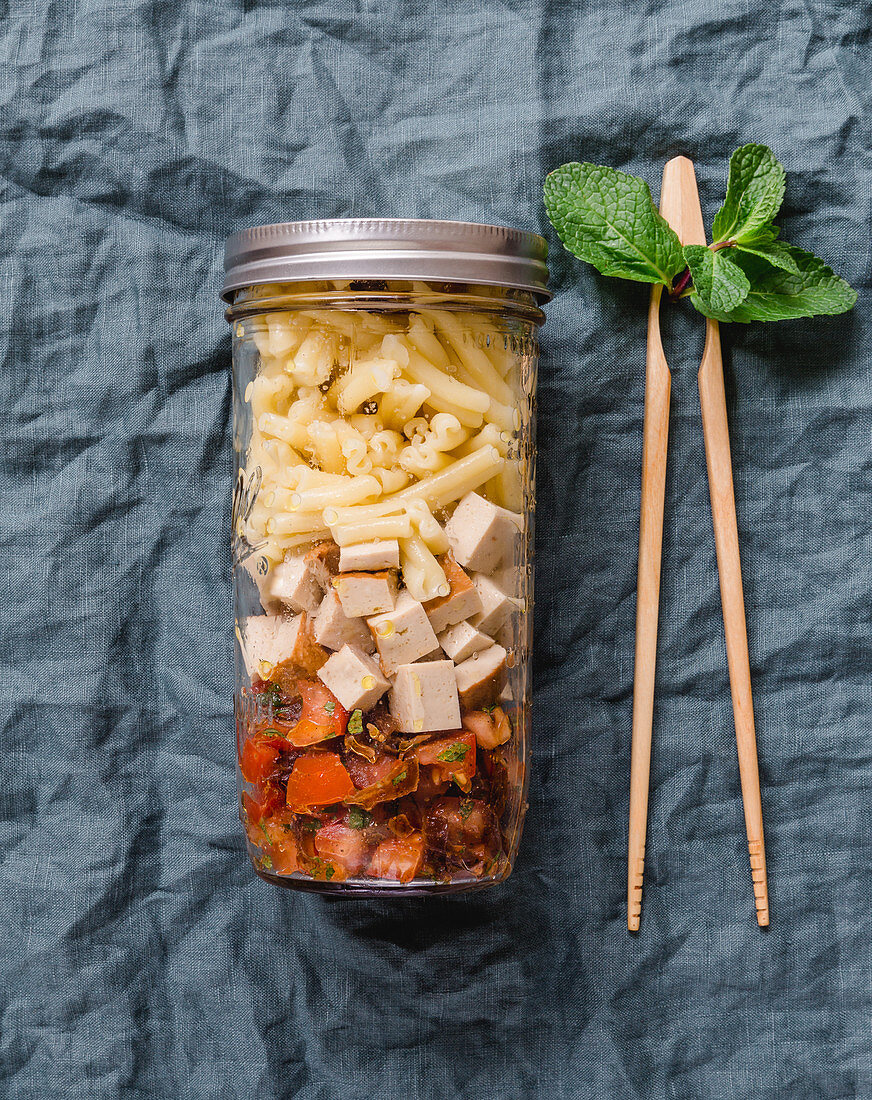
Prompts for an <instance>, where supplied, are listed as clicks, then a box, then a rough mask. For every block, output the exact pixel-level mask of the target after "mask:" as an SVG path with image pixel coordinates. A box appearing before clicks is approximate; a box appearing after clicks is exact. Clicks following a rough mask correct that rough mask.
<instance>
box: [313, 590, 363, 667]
mask: <svg viewBox="0 0 872 1100" xmlns="http://www.w3.org/2000/svg"><path fill="white" fill-rule="evenodd" d="M315 640H316V641H317V642H319V643H320V644H321V645H323V646H326V647H327V649H332V650H334V652H335V651H337V650H340V649H342V647H343V646H344V645H356V646H358V647H359V648H360V649H362V650H363V651H364V653H372V652H373V651H374V649H375V645H374V644H373V640H372V635H371V634H370V632H369V630H368V629H367V626H366V620H364V619H349V617H348V616H347V615H346V614H345V612H344V611H343V610H342V604H341V603H340V602H339V597H338V596H337V594H336V593H335V592H334V591H332V590H331V591H330V592H328V593H327V595H326V596H325V597H324V599H323V600H322V601H321V606H320V607H319V608H318V613H317V615H316V616H315Z"/></svg>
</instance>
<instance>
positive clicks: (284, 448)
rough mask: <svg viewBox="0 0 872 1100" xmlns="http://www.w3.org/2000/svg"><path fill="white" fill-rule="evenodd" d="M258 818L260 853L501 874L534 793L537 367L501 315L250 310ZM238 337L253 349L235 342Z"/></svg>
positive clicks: (240, 497)
mask: <svg viewBox="0 0 872 1100" xmlns="http://www.w3.org/2000/svg"><path fill="white" fill-rule="evenodd" d="M234 339H235V340H236V342H237V347H236V348H235V351H234V356H235V359H238V360H239V361H241V362H243V364H245V363H247V364H248V365H247V367H244V368H243V369H245V370H247V376H246V378H247V380H245V379H244V380H243V381H244V388H243V389H242V390H241V393H240V395H239V398H238V399H241V402H242V406H243V407H242V408H240V409H237V423H238V424H241V425H243V428H242V429H241V430H240V429H237V440H236V449H237V455H238V465H239V475H238V482H237V492H236V497H235V500H234V515H233V524H234V553H235V559H236V565H237V568H236V570H235V575H236V593H235V597H236V607H237V628H236V638H237V643H238V654H237V656H238V666H237V667H238V674H237V693H236V714H237V742H238V766H239V778H240V793H241V816H242V820H243V824H244V826H245V829H246V833H247V837H248V842H249V847H250V852H251V855H252V858H253V860H254V862H255V865H256V867H257V869H258V871H259V873H260V874H262V875H263V876H265V877H268V878H270V879H280V880H285V881H284V884H288V885H308V886H309V888H317V889H325V890H328V891H329V890H332V889H342V890H347V889H351V888H356V889H358V890H360V889H366V888H370V889H389V888H394V889H396V888H401V889H403V888H405V889H407V890H408V889H410V888H418V887H420V888H428V889H433V888H434V887H436V888H439V887H452V886H458V887H459V886H462V885H466V886H474V885H485V884H488V883H492V882H495V881H499V880H501V879H502V878H504V877H506V875H507V874H508V873H509V871H510V870H511V865H512V861H513V858H514V848H515V846H516V843H517V837H518V833H519V830H520V821H521V817H522V813H523V803H524V797H525V761H524V743H525V734H526V724H527V722H528V702H527V676H528V669H527V665H528V661H527V648H528V637H527V634H528V617H527V610H528V607H529V601H530V596H531V591H530V572H531V570H530V563H529V560H528V549H529V540H530V530H529V528H530V523H529V516H530V514H531V510H532V499H531V491H530V489H529V486H530V485H531V480H532V477H531V475H532V470H531V464H532V438H531V425H530V420H531V415H532V410H531V398H530V396H529V394H530V392H531V389H532V382H531V372H532V371H533V370H534V369H535V356H534V347H533V345H532V341H531V339H530V337H529V336H526V335H525V326H524V325H523V324H521V323H518V324H516V325H514V326H513V323H512V322H507V321H505V319H502V318H499V317H498V316H495V315H492V314H489V313H486V312H483V313H480V314H475V313H472V314H471V313H468V312H467V313H463V312H450V311H448V310H440V309H435V308H424V307H421V308H417V309H411V308H409V309H403V310H397V309H395V310H393V311H390V312H376V311H367V310H348V311H342V310H336V309H331V310H317V309H311V310H306V309H295V310H285V311H281V310H278V311H271V312H264V313H260V314H254V315H252V316H249V317H248V318H246V319H245V320H244V321H240V322H239V323H237V324H236V325H235V330H234ZM240 345H241V346H240Z"/></svg>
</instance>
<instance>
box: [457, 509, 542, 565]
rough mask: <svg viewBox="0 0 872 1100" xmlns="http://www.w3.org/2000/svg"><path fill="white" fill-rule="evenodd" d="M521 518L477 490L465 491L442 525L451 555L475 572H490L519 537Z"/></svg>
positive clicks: (521, 524) (521, 525) (521, 526)
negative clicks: (452, 512)
mask: <svg viewBox="0 0 872 1100" xmlns="http://www.w3.org/2000/svg"><path fill="white" fill-rule="evenodd" d="M522 528H523V520H522V517H521V516H520V515H518V513H517V512H510V511H508V509H506V508H500V507H499V505H497V504H492V503H491V502H490V501H489V500H485V499H484V497H481V496H479V495H478V493H467V494H466V496H465V497H464V498H463V500H461V502H460V503H459V504H458V505H457V507H456V508H455V510H454V514H453V515H452V517H451V519H450V520H449V521H448V523H447V524H446V525H445V534H446V535H447V536H448V541H449V542H450V543H451V549H452V550H453V551H454V557H455V558H456V559H457V561H458V562H459V563H460V565H463V566H466V567H467V568H468V569H474V570H475V571H476V572H483V573H491V572H493V570H494V569H496V567H497V566H498V565H499V564H500V562H501V561H502V560H503V558H505V557H506V556H507V555H508V553H509V551H510V550H511V548H512V542H513V541H514V540H515V539H517V538H519V537H520V532H521V530H522Z"/></svg>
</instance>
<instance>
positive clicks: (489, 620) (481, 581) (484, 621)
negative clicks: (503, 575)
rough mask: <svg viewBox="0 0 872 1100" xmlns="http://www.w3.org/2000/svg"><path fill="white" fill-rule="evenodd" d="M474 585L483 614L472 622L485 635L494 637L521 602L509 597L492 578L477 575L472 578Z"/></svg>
mask: <svg viewBox="0 0 872 1100" xmlns="http://www.w3.org/2000/svg"><path fill="white" fill-rule="evenodd" d="M472 583H473V584H474V585H475V590H476V592H477V593H478V597H479V599H480V600H481V612H480V614H478V615H476V616H475V617H474V618H473V619H472V620H471V621H472V625H473V626H477V627H478V629H479V630H481V631H482V632H483V633H485V634H490V635H491V636H493V635H494V634H496V632H497V631H498V630H499V629H500V627H501V626H502V625H503V624H504V623H505V621H506V619H508V617H509V615H510V614H511V612H512V611H514V610H515V608H516V607H518V606H519V601H518V600H514V599H512V597H511V596H507V595H506V594H505V592H503V590H502V589H501V588H500V587H498V585H496V584H494V582H493V581H492V580H491V578H490V577H485V576H483V575H481V574H476V575H475V576H474V577H473V578H472Z"/></svg>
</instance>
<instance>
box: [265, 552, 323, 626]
mask: <svg viewBox="0 0 872 1100" xmlns="http://www.w3.org/2000/svg"><path fill="white" fill-rule="evenodd" d="M264 588H265V594H268V595H269V596H270V597H272V598H273V599H274V600H278V601H280V602H281V603H282V604H284V605H285V607H289V608H290V609H291V610H292V611H308V612H309V614H310V615H313V614H314V613H315V612H316V611H317V610H318V605H319V604H320V603H321V597H322V596H323V593H322V591H321V586H320V584H319V583H318V581H317V579H316V578H315V574H314V572H313V570H312V567H311V563H310V562H308V561H307V560H306V556H305V555H304V554H300V555H299V556H297V557H294V558H286V559H285V561H283V562H281V563H280V564H279V565H277V566H276V567H275V569H273V571H272V572H271V573H270V574H269V576H268V577H267V578H266V584H265V586H264Z"/></svg>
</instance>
